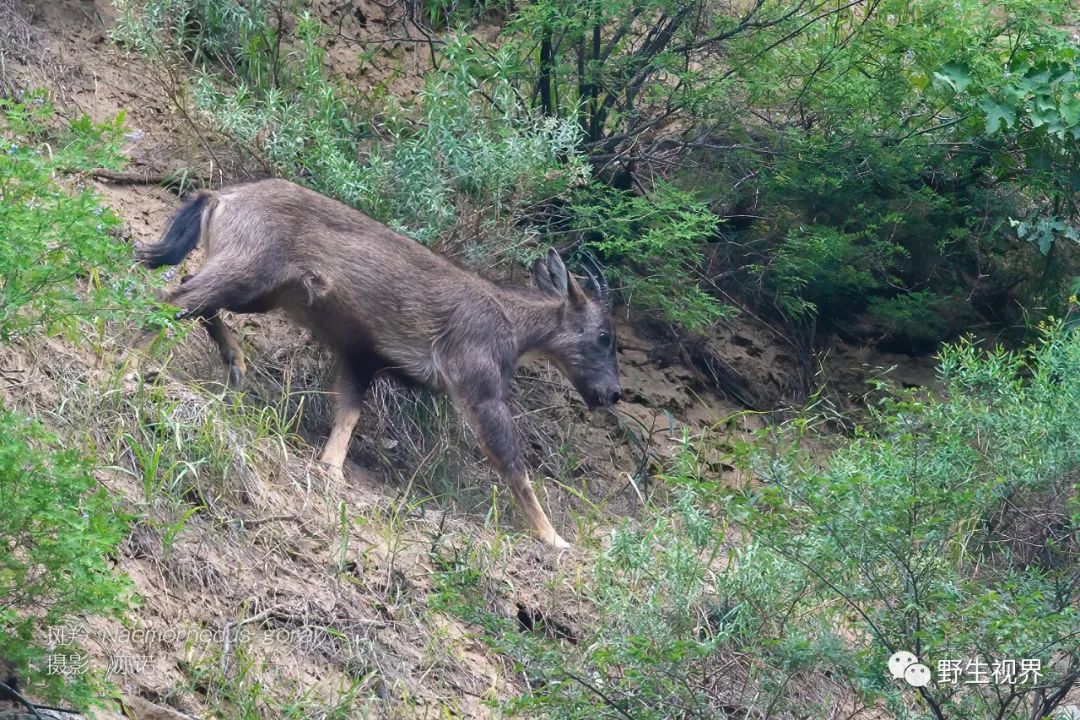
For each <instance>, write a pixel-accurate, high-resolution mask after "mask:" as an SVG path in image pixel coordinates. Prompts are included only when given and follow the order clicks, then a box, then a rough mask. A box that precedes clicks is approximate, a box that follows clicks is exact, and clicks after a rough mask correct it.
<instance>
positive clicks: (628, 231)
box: [572, 183, 734, 331]
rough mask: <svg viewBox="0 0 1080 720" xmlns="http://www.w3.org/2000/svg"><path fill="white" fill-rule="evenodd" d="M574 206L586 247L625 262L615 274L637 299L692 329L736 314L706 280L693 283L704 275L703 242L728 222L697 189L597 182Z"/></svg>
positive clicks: (627, 293) (631, 298)
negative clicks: (639, 188)
mask: <svg viewBox="0 0 1080 720" xmlns="http://www.w3.org/2000/svg"><path fill="white" fill-rule="evenodd" d="M572 211H573V215H574V227H575V228H576V229H577V230H578V231H579V232H582V233H583V235H584V237H585V247H586V248H587V249H590V250H592V251H595V253H596V254H597V255H598V256H599V257H600V258H602V259H604V260H607V261H618V262H620V263H621V264H619V265H616V266H613V274H614V276H615V277H614V279H615V280H616V281H617V282H618V283H620V284H621V285H622V293H623V295H624V296H625V297H626V299H627V301H628V302H629V303H630V304H631V305H636V306H638V307H642V308H644V309H646V310H653V309H656V310H659V311H660V313H661V314H662V315H663V316H664V317H666V318H667V319H668V320H670V321H672V322H674V323H676V324H678V325H681V326H682V327H684V328H686V329H687V330H691V331H700V330H703V329H705V328H707V327H708V326H709V325H711V324H712V323H714V322H716V321H717V320H719V319H720V318H724V317H730V316H731V315H732V314H733V312H734V311H733V308H732V307H731V306H728V305H724V304H723V303H721V302H719V301H718V300H717V299H716V298H715V297H714V296H712V295H710V294H709V293H707V292H706V291H705V290H704V289H703V288H702V287H701V285H700V284H699V283H698V282H687V278H700V277H701V274H702V265H703V262H704V258H703V256H702V253H701V248H702V247H703V246H704V245H705V244H706V243H708V242H710V241H711V240H712V239H713V236H714V235H715V233H716V231H717V227H718V226H719V224H720V218H718V217H717V216H716V215H714V214H713V213H712V212H710V211H709V209H708V208H707V207H706V206H705V205H704V204H703V203H701V202H700V201H698V200H697V199H696V198H695V197H694V196H693V195H692V194H691V193H688V192H685V191H682V190H679V189H678V188H676V187H674V186H672V185H669V184H667V183H659V184H658V185H657V186H656V187H655V188H653V191H652V192H651V193H649V194H648V195H635V194H633V193H629V192H623V191H618V190H613V189H611V188H608V187H604V186H599V185H594V186H591V187H589V188H587V189H586V190H583V191H581V192H579V193H578V194H577V196H576V198H575V202H574V204H573V207H572Z"/></svg>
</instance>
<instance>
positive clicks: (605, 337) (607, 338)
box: [599, 333, 611, 348]
mask: <svg viewBox="0 0 1080 720" xmlns="http://www.w3.org/2000/svg"><path fill="white" fill-rule="evenodd" d="M599 342H600V347H602V348H610V347H611V335H610V334H608V333H600V338H599Z"/></svg>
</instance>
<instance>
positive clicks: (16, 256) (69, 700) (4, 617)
mask: <svg viewBox="0 0 1080 720" xmlns="http://www.w3.org/2000/svg"><path fill="white" fill-rule="evenodd" d="M0 112H2V115H0V198H2V201H0V342H12V341H18V342H19V343H21V344H23V345H31V346H32V345H33V344H35V343H36V342H37V341H39V340H40V339H41V338H42V337H44V336H45V335H47V334H49V333H55V332H66V333H68V334H70V335H74V333H75V331H76V330H78V331H80V332H81V337H82V338H83V339H84V340H86V341H89V342H91V343H93V342H95V340H96V339H103V338H104V336H105V335H106V323H107V322H108V321H109V320H110V319H113V318H126V317H128V316H130V315H131V314H133V313H134V314H136V315H137V316H142V315H147V316H151V317H155V316H156V315H155V314H154V312H153V311H152V308H153V307H154V305H153V303H152V301H151V300H150V298H151V297H152V293H151V292H150V291H149V289H148V288H146V287H144V285H143V283H142V282H141V281H140V280H138V279H137V277H136V276H135V275H133V274H132V273H131V272H130V265H131V251H130V248H129V247H128V246H127V245H126V244H125V243H123V242H120V241H118V240H117V238H116V237H115V236H114V235H115V233H116V231H117V230H118V228H119V226H120V220H119V219H118V218H117V217H116V216H115V215H114V214H113V213H112V211H111V210H109V208H107V207H106V206H105V205H103V204H102V201H101V198H99V197H98V196H97V195H95V194H94V193H93V192H92V191H90V190H89V189H87V188H85V187H83V186H82V185H79V186H76V187H70V183H69V182H67V181H66V180H65V178H64V175H66V174H77V173H78V172H79V171H82V170H88V169H91V168H96V167H106V168H118V167H119V166H120V163H121V156H120V153H119V145H120V142H121V140H122V122H123V118H122V117H119V118H116V119H115V120H114V121H111V122H108V123H104V124H95V123H92V122H91V121H90V120H89V119H88V118H85V117H83V118H80V119H78V120H75V121H74V122H72V123H70V124H68V125H67V126H61V125H60V123H58V121H57V119H56V118H55V116H54V113H53V111H52V108H51V107H50V105H49V103H48V102H47V101H46V99H45V96H44V95H43V94H40V93H36V94H30V95H29V96H27V97H26V98H24V100H23V101H22V102H19V101H16V100H13V99H9V98H0ZM157 317H160V316H157ZM92 468H93V463H92V462H91V461H90V460H89V459H87V457H85V456H84V455H83V454H82V453H81V452H79V451H75V450H71V449H65V447H64V443H63V442H62V441H61V439H60V438H59V437H58V436H56V435H54V434H52V433H50V432H48V431H47V430H46V429H44V428H43V427H42V426H40V425H38V424H35V423H33V422H31V421H30V420H29V419H27V418H25V417H23V416H21V415H19V414H17V413H13V412H10V411H9V410H8V409H6V408H0V498H2V501H0V661H2V662H4V663H6V664H9V665H11V667H12V669H13V670H14V672H15V673H16V674H17V675H18V676H21V677H23V678H29V679H30V681H31V687H30V690H31V692H32V693H33V694H34V696H35V697H37V696H46V697H53V698H57V699H60V698H63V699H64V700H65V702H66V704H69V705H70V704H75V705H86V704H88V703H90V702H91V697H92V695H93V694H95V693H98V692H99V691H100V690H101V683H100V682H99V681H97V680H95V679H94V676H93V675H92V674H90V673H88V672H87V671H86V664H85V662H84V660H83V659H82V656H81V651H80V650H79V649H78V648H77V647H76V646H74V645H63V646H61V647H57V648H53V649H51V650H50V649H48V648H47V646H48V645H50V644H51V643H50V638H49V637H48V635H49V631H50V629H57V628H60V627H62V626H66V625H71V626H72V627H73V628H74V629H78V628H77V627H75V625H74V624H75V623H77V622H78V619H79V618H83V617H86V616H88V615H95V614H101V615H107V616H112V617H118V616H121V615H122V611H123V609H124V607H125V603H126V602H127V597H128V589H129V588H128V584H127V582H126V581H125V580H124V579H123V578H122V577H120V576H118V575H116V574H115V573H114V571H113V570H112V568H111V564H110V562H109V556H110V555H112V554H113V553H114V551H115V550H116V546H117V543H118V542H119V541H120V540H121V539H122V538H123V536H124V527H125V518H124V517H123V516H122V514H121V513H120V512H119V511H118V510H117V508H116V506H115V503H114V501H113V500H112V499H111V498H109V497H107V495H106V493H105V491H104V490H103V489H102V488H101V486H100V485H99V484H98V481H97V480H96V479H95V477H94V475H93V472H92ZM49 655H55V656H58V657H61V658H63V659H64V660H63V665H64V666H65V670H66V672H65V673H63V674H61V673H55V672H51V670H56V669H58V668H57V667H56V665H55V663H54V667H52V668H50V667H49V664H50V663H49V658H48V656H49ZM73 658H74V660H73Z"/></svg>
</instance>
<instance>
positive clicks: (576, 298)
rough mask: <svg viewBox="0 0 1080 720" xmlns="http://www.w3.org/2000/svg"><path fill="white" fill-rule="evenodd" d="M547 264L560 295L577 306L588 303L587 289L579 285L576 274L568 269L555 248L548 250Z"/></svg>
mask: <svg viewBox="0 0 1080 720" xmlns="http://www.w3.org/2000/svg"><path fill="white" fill-rule="evenodd" d="M547 266H548V271H549V272H550V273H551V282H552V284H553V285H554V286H555V289H556V290H557V291H558V293H559V294H560V295H562V296H563V297H565V298H566V299H567V300H569V301H570V304H571V305H573V306H575V307H584V306H585V305H587V304H588V302H589V298H588V296H587V295H585V291H584V290H582V289H581V286H580V285H578V282H577V280H575V279H574V276H573V275H571V274H570V273H568V272H567V271H566V265H564V264H563V261H562V258H561V257H559V253H558V252H556V251H555V248H551V249H550V250H548V252H547Z"/></svg>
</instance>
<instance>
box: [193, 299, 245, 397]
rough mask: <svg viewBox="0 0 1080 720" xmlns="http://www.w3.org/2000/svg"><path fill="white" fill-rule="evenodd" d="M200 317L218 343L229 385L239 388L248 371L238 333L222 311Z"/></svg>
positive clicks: (208, 332)
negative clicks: (226, 320)
mask: <svg viewBox="0 0 1080 720" xmlns="http://www.w3.org/2000/svg"><path fill="white" fill-rule="evenodd" d="M200 319H201V320H202V323H203V325H204V326H205V327H206V332H207V334H209V335H210V338H211V339H212V340H213V341H214V342H215V343H217V346H218V350H219V351H220V352H221V362H223V363H225V368H226V369H227V370H228V384H229V387H231V388H234V389H236V388H239V387H240V385H241V383H243V382H244V375H245V374H246V373H247V363H246V362H244V351H243V350H241V349H240V343H239V342H237V340H236V335H235V334H233V331H232V330H231V329H230V328H229V326H228V325H226V324H225V320H224V319H222V317H221V313H217V312H215V313H214V314H213V315H211V316H210V317H204V318H200Z"/></svg>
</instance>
